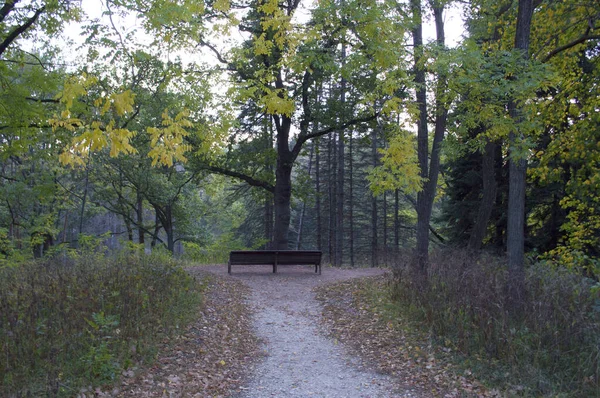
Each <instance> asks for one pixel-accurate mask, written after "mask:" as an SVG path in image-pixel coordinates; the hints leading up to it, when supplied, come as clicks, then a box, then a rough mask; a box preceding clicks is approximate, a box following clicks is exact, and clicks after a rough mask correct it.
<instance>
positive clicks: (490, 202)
mask: <svg viewBox="0 0 600 398" xmlns="http://www.w3.org/2000/svg"><path fill="white" fill-rule="evenodd" d="M495 149H496V143H494V142H492V141H490V140H488V142H487V143H486V145H485V149H484V153H483V156H482V162H481V177H482V179H483V195H482V196H481V202H480V203H479V211H478V212H477V219H476V220H475V225H474V226H473V230H472V231H471V236H470V237H469V245H468V247H469V250H473V251H478V250H479V249H481V245H482V243H483V238H484V237H485V232H486V230H487V225H488V222H489V220H490V216H491V214H492V210H493V209H494V203H495V202H496V175H495V170H494V160H495Z"/></svg>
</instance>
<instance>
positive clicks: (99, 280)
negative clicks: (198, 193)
mask: <svg viewBox="0 0 600 398" xmlns="http://www.w3.org/2000/svg"><path fill="white" fill-rule="evenodd" d="M200 300H201V292H200V289H199V286H198V284H196V283H195V281H194V280H193V279H192V278H191V277H190V276H188V275H187V274H186V273H185V272H184V271H183V270H182V269H181V268H179V267H178V266H176V264H175V263H173V261H172V260H171V259H169V258H168V257H166V256H161V255H151V256H145V255H140V254H133V253H130V254H123V255H120V256H115V257H105V256H104V255H102V254H101V253H98V252H96V253H93V252H90V253H88V254H85V255H80V254H76V253H71V254H69V255H63V256H57V257H54V258H49V259H44V260H42V261H36V262H29V263H26V264H21V265H18V266H11V267H3V268H0V396H74V395H76V393H77V391H78V390H79V388H81V387H82V386H89V385H92V386H98V385H103V384H107V383H111V382H112V381H114V380H115V379H116V378H117V377H118V375H119V374H120V373H121V371H122V370H123V369H126V368H128V367H130V366H132V365H133V364H134V363H135V362H137V361H139V360H140V359H143V358H144V357H145V356H147V355H150V354H151V353H152V351H153V350H154V348H153V347H154V343H155V342H157V341H158V340H157V339H158V338H160V337H162V336H165V334H169V333H171V332H172V331H174V330H176V329H178V328H180V327H182V326H183V325H184V324H185V323H186V322H187V321H188V320H189V319H190V317H191V316H193V314H194V310H195V309H196V308H197V306H198V305H199V303H200Z"/></svg>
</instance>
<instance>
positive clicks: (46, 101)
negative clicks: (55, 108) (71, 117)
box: [25, 97, 60, 104]
mask: <svg viewBox="0 0 600 398" xmlns="http://www.w3.org/2000/svg"><path fill="white" fill-rule="evenodd" d="M25 99H26V100H27V101H33V102H41V103H44V104H58V103H59V102H60V101H59V100H57V99H54V98H35V97H25Z"/></svg>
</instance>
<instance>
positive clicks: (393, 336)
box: [96, 265, 496, 398]
mask: <svg viewBox="0 0 600 398" xmlns="http://www.w3.org/2000/svg"><path fill="white" fill-rule="evenodd" d="M271 270H272V267H270V266H264V267H261V266H235V267H234V268H233V274H232V275H231V276H229V275H227V267H226V266H225V265H214V266H198V267H192V268H189V269H188V271H189V272H190V273H191V274H192V275H194V276H195V277H196V278H197V279H198V280H199V281H202V283H206V284H207V290H206V292H207V293H206V300H205V303H204V305H203V310H202V314H201V316H200V317H199V320H198V321H197V322H196V323H194V324H192V325H191V326H189V327H188V328H187V329H186V331H185V332H184V333H183V334H182V336H181V337H179V338H178V339H176V340H175V341H165V342H164V346H163V347H161V348H160V349H159V353H158V359H157V361H156V362H155V364H154V365H153V366H152V367H149V368H146V369H137V370H136V369H133V370H132V371H130V372H125V373H124V374H123V376H124V377H123V378H122V383H121V385H120V386H118V387H117V388H115V389H113V390H112V391H110V392H105V393H104V394H102V393H100V392H99V391H97V394H96V395H97V396H116V395H118V396H122V397H226V396H230V397H235V398H263V397H270V398H272V397H331V398H342V397H348V398H353V397H356V398H361V397H372V398H375V397H381V398H388V397H459V396H486V395H487V396H493V395H496V394H495V393H493V392H489V391H486V390H485V389H484V388H483V387H482V386H481V385H480V384H479V383H477V382H476V381H474V380H472V379H471V377H469V375H468V374H467V375H465V374H462V375H461V374H460V373H459V372H455V371H454V369H453V365H452V364H451V363H449V362H448V361H447V360H438V359H437V357H436V355H435V352H434V351H435V349H433V348H431V347H430V346H428V344H427V339H426V337H424V336H422V335H419V334H418V333H416V334H415V333H412V332H407V331H408V330H410V328H404V329H403V328H397V327H391V324H390V322H386V321H384V320H383V318H382V317H381V316H380V315H379V314H378V313H377V311H376V309H374V308H373V307H372V306H371V305H370V304H369V300H368V298H367V296H368V294H369V293H368V292H369V291H370V289H373V288H374V287H375V288H377V287H378V286H382V284H385V283H386V282H385V280H386V276H385V275H384V274H385V271H384V270H382V269H377V268H354V269H338V268H325V269H324V270H323V274H322V275H316V274H314V273H313V272H312V270H311V268H310V267H306V266H304V267H302V266H286V267H281V268H280V271H279V273H277V274H273V273H272V272H271Z"/></svg>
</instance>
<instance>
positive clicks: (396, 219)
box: [394, 189, 400, 254]
mask: <svg viewBox="0 0 600 398" xmlns="http://www.w3.org/2000/svg"><path fill="white" fill-rule="evenodd" d="M399 194H400V192H399V190H398V189H396V190H395V191H394V253H396V254H398V253H400V217H399V215H398V212H399V211H400V208H399V207H400V200H399Z"/></svg>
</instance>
